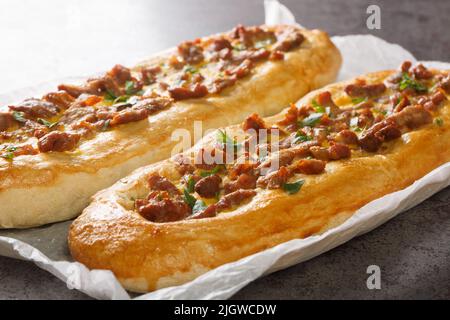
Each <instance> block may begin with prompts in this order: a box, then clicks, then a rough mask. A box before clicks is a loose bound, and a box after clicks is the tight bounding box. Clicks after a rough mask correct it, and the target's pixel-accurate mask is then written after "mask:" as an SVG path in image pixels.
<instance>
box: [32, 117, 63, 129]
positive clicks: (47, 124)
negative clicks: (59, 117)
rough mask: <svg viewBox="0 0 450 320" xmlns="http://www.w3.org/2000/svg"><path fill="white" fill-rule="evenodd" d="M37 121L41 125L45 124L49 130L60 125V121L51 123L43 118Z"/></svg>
mask: <svg viewBox="0 0 450 320" xmlns="http://www.w3.org/2000/svg"><path fill="white" fill-rule="evenodd" d="M37 121H38V122H39V123H40V124H43V125H44V126H46V127H47V128H49V129H51V128H53V127H54V126H56V125H57V124H58V121H56V122H51V121H48V120H45V119H42V118H38V119H37Z"/></svg>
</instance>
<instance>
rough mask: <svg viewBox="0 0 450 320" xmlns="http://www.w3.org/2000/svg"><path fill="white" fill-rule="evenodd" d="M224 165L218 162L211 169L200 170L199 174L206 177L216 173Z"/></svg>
mask: <svg viewBox="0 0 450 320" xmlns="http://www.w3.org/2000/svg"><path fill="white" fill-rule="evenodd" d="M224 167H225V166H224V165H223V164H219V165H217V166H215V167H214V168H213V169H211V170H205V171H201V172H200V176H202V177H203V178H204V177H208V176H212V175H213V174H216V173H218V172H219V171H220V170H221V169H222V168H224Z"/></svg>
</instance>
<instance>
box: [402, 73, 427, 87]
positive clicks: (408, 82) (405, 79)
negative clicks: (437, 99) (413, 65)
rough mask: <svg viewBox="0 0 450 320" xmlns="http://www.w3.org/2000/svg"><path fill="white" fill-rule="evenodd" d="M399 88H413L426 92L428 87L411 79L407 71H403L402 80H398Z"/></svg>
mask: <svg viewBox="0 0 450 320" xmlns="http://www.w3.org/2000/svg"><path fill="white" fill-rule="evenodd" d="M399 88H400V90H405V89H407V88H410V89H414V90H416V91H417V92H427V91H428V89H427V87H426V86H424V85H423V84H421V83H420V82H418V81H416V80H413V79H411V77H410V76H409V75H408V73H406V72H403V74H402V80H401V81H400V87H399Z"/></svg>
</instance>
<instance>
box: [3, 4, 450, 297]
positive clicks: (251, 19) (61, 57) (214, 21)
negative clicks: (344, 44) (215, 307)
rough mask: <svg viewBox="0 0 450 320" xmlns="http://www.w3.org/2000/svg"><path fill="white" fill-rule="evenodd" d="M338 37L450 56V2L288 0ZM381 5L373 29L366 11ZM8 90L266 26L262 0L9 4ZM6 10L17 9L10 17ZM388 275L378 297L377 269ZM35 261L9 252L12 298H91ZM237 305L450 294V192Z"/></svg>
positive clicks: (283, 274)
mask: <svg viewBox="0 0 450 320" xmlns="http://www.w3.org/2000/svg"><path fill="white" fill-rule="evenodd" d="M283 3H284V4H286V5H287V6H288V7H289V8H290V9H291V10H292V11H293V12H294V14H295V16H296V18H297V21H299V22H300V23H302V24H303V25H304V26H305V27H308V28H321V29H324V30H326V31H328V32H329V33H330V34H331V35H346V34H361V33H363V34H366V33H368V34H374V35H376V36H379V37H381V38H384V39H385V40H387V41H390V42H394V43H398V44H400V45H402V46H403V47H405V48H406V49H408V50H409V51H411V52H412V53H413V54H414V55H415V56H416V57H417V58H418V59H421V60H441V61H447V62H449V61H450V33H449V32H448V27H449V26H450V15H449V14H448V13H449V12H450V1H448V0H435V1H421V0H409V1H407V0H401V1H387V0H386V1H376V0H372V1H365V0H363V1H358V0H298V1H295V0H284V1H283ZM369 4H377V5H379V6H380V8H381V29H380V30H368V29H367V27H366V18H367V14H366V8H367V6H368V5H369ZM1 5H2V10H1V11H0V37H1V38H2V41H1V42H0V49H1V50H0V71H1V73H0V93H1V92H6V91H8V90H11V89H15V88H19V87H24V86H29V85H33V84H35V83H37V82H41V81H47V80H52V79H57V78H60V77H62V76H68V75H88V74H90V73H93V72H95V71H100V70H105V69H107V68H109V67H110V66H111V65H113V64H115V63H127V64H129V63H131V62H133V61H136V60H138V59H140V58H142V57H145V56H146V55H148V54H149V53H152V52H157V51H159V50H161V49H164V48H166V47H168V46H172V45H175V44H177V43H178V42H179V41H182V40H185V39H190V38H195V37H198V36H202V35H207V34H210V33H214V32H220V31H223V30H227V29H230V28H232V27H233V26H234V25H236V24H237V23H244V24H259V23H262V22H263V9H262V1H260V0H246V1H243V0H228V1H219V0H190V1H185V0H176V1H170V0H152V1H144V0H128V1H125V0H123V1H99V0H90V1H75V0H69V1H64V2H63V1H56V0H54V1H51V0H43V1H39V2H37V1H24V0H20V1H17V0H4V1H2V3H1ZM3 9H5V10H3ZM369 265H378V266H380V268H381V289H380V290H368V289H367V286H366V279H367V276H368V275H367V274H366V269H367V267H368V266H369ZM86 298H89V297H87V296H86V295H84V294H82V293H80V292H77V291H73V290H69V289H67V288H66V286H65V284H64V283H62V282H61V281H60V280H58V279H57V278H55V277H53V276H52V275H50V274H48V273H46V272H45V271H43V270H41V269H39V268H38V267H36V266H34V265H33V264H31V263H27V262H23V261H17V260H13V259H9V258H4V257H0V299H86ZM233 298H236V299H302V298H312V299H324V298H325V299H327V298H331V299H343V298H349V299H371V298H375V299H381V298H406V299H417V298H434V299H437V298H443V299H450V188H447V189H445V190H443V191H441V192H440V193H438V194H436V195H434V196H433V197H432V198H430V199H428V200H426V201H425V202H423V203H422V204H420V205H419V206H417V207H415V208H413V209H411V210H409V211H407V212H405V213H403V214H401V215H399V216H398V217H396V218H395V219H393V220H391V221H390V222H388V223H386V224H385V225H383V226H381V227H379V228H377V229H376V230H374V231H372V232H370V233H368V234H366V235H363V236H360V237H358V238H356V239H353V240H352V241H350V242H348V243H346V244H344V245H342V246H340V247H338V248H336V249H334V250H332V251H330V252H328V253H325V254H323V255H321V256H319V257H317V258H314V259H312V260H310V261H307V262H305V263H302V264H299V265H297V266H294V267H291V268H289V269H286V270H283V271H279V272H277V273H274V274H271V275H268V276H266V277H264V278H261V279H259V280H257V281H255V282H253V283H252V284H250V285H248V286H247V287H246V288H244V289H243V290H241V291H240V292H238V293H237V294H236V295H235V296H234V297H233Z"/></svg>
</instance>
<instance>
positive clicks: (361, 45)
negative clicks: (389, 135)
mask: <svg viewBox="0 0 450 320" xmlns="http://www.w3.org/2000/svg"><path fill="white" fill-rule="evenodd" d="M265 8H266V23H267V24H276V23H288V24H293V23H295V18H294V16H293V14H292V13H291V12H290V11H289V9H287V8H286V7H285V6H283V5H281V4H280V3H279V2H278V1H269V0H266V2H265ZM318 27H320V26H318ZM333 42H334V43H335V44H336V46H337V47H338V48H339V49H340V50H341V53H342V56H343V59H344V64H343V67H342V70H341V72H340V75H339V80H344V79H348V78H351V77H354V76H357V75H360V74H364V73H367V72H371V71H377V70H383V69H392V68H397V67H398V66H399V65H400V64H401V62H403V61H404V60H411V61H413V62H416V59H415V58H414V57H413V55H412V54H411V53H409V52H408V51H407V50H405V49H404V48H402V47H401V46H399V45H396V44H391V43H388V42H386V41H384V40H382V39H380V38H377V37H374V36H370V35H350V36H342V37H333ZM424 63H425V65H427V66H430V67H434V68H439V69H450V64H449V63H444V62H437V61H431V62H424ZM75 80H79V79H78V78H69V79H64V81H75ZM60 81H61V80H59V81H58V82H60ZM54 86H55V83H45V84H41V85H38V86H35V87H32V88H26V89H22V90H16V91H14V92H10V93H8V94H3V95H0V104H7V103H12V102H13V101H17V100H20V99H22V98H26V97H29V96H33V95H38V94H41V93H43V92H45V91H46V90H49V89H52V88H54ZM449 184H450V163H447V164H445V165H443V166H441V167H439V168H437V169H435V170H433V171H432V172H430V173H429V174H428V175H426V176H425V177H423V178H422V179H420V180H417V181H416V182H415V183H414V184H413V185H411V186H409V187H407V188H406V189H404V190H401V191H398V192H395V193H392V194H389V195H386V196H384V197H382V198H380V199H377V200H375V201H372V202H371V203H369V204H367V205H365V206H364V207H362V208H361V209H359V210H358V211H357V212H356V213H355V214H354V215H353V216H352V217H351V218H350V219H348V220H347V221H345V222H344V223H343V224H341V225H339V226H338V227H336V228H334V229H331V230H328V231H327V232H325V233H323V234H321V235H316V236H311V237H308V238H306V239H296V240H292V241H289V242H286V243H283V244H280V245H278V246H276V247H273V248H271V249H268V250H265V251H263V252H259V253H257V254H254V255H252V256H248V257H246V258H243V259H241V260H239V261H236V262H233V263H229V264H226V265H223V266H221V267H219V268H216V269H214V270H211V271H210V272H208V273H206V274H204V275H202V276H200V277H198V278H197V279H195V280H193V281H191V282H189V283H186V284H184V285H181V286H177V287H170V288H165V289H161V290H158V291H155V292H151V293H148V294H144V295H141V296H134V295H133V296H130V294H129V293H127V292H126V291H125V290H124V289H123V288H122V286H121V285H120V283H119V282H118V281H117V279H116V278H115V277H114V274H113V273H112V272H110V271H105V270H88V269H87V268H86V267H85V266H84V265H82V264H80V263H77V262H74V261H73V259H72V258H71V257H70V254H69V252H68V248H67V241H66V236H67V230H68V227H69V225H70V221H66V222H61V223H55V224H52V225H48V226H43V227H39V228H33V229H29V230H2V231H0V254H1V255H4V256H8V257H13V258H17V259H23V260H29V261H33V262H34V263H35V264H36V265H38V266H39V267H41V268H43V269H45V270H47V271H49V272H50V273H52V274H54V275H55V276H56V277H58V278H60V279H61V280H62V281H64V282H66V283H67V286H68V287H69V288H71V289H78V290H80V291H82V292H84V293H86V294H88V295H90V296H91V297H94V298H98V299H130V298H135V299H226V298H228V297H230V296H232V295H233V294H234V293H236V292H237V291H238V290H239V289H241V288H242V287H244V286H245V285H247V284H248V283H250V282H251V281H253V280H255V279H257V278H258V277H261V276H262V275H265V274H269V273H271V272H274V271H277V270H280V269H284V268H287V267H289V266H292V265H294V264H297V263H300V262H302V261H305V260H308V259H311V258H313V257H315V256H317V255H319V254H321V253H323V252H325V251H327V250H330V249H332V248H334V247H337V246H339V245H341V244H342V243H344V242H346V241H348V240H350V239H352V238H353V237H356V236H358V235H360V234H363V233H365V232H368V231H370V230H372V229H374V228H376V227H377V226H379V225H380V224H382V223H384V222H386V221H388V220H389V219H391V218H393V217H395V216H396V215H397V214H399V213H400V212H402V211H405V210H407V209H409V208H411V207H413V206H415V205H417V204H419V203H420V202H422V201H424V200H425V199H427V198H428V197H430V196H431V195H433V194H434V193H436V192H438V191H439V190H441V189H443V188H445V187H447V186H448V185H449Z"/></svg>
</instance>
